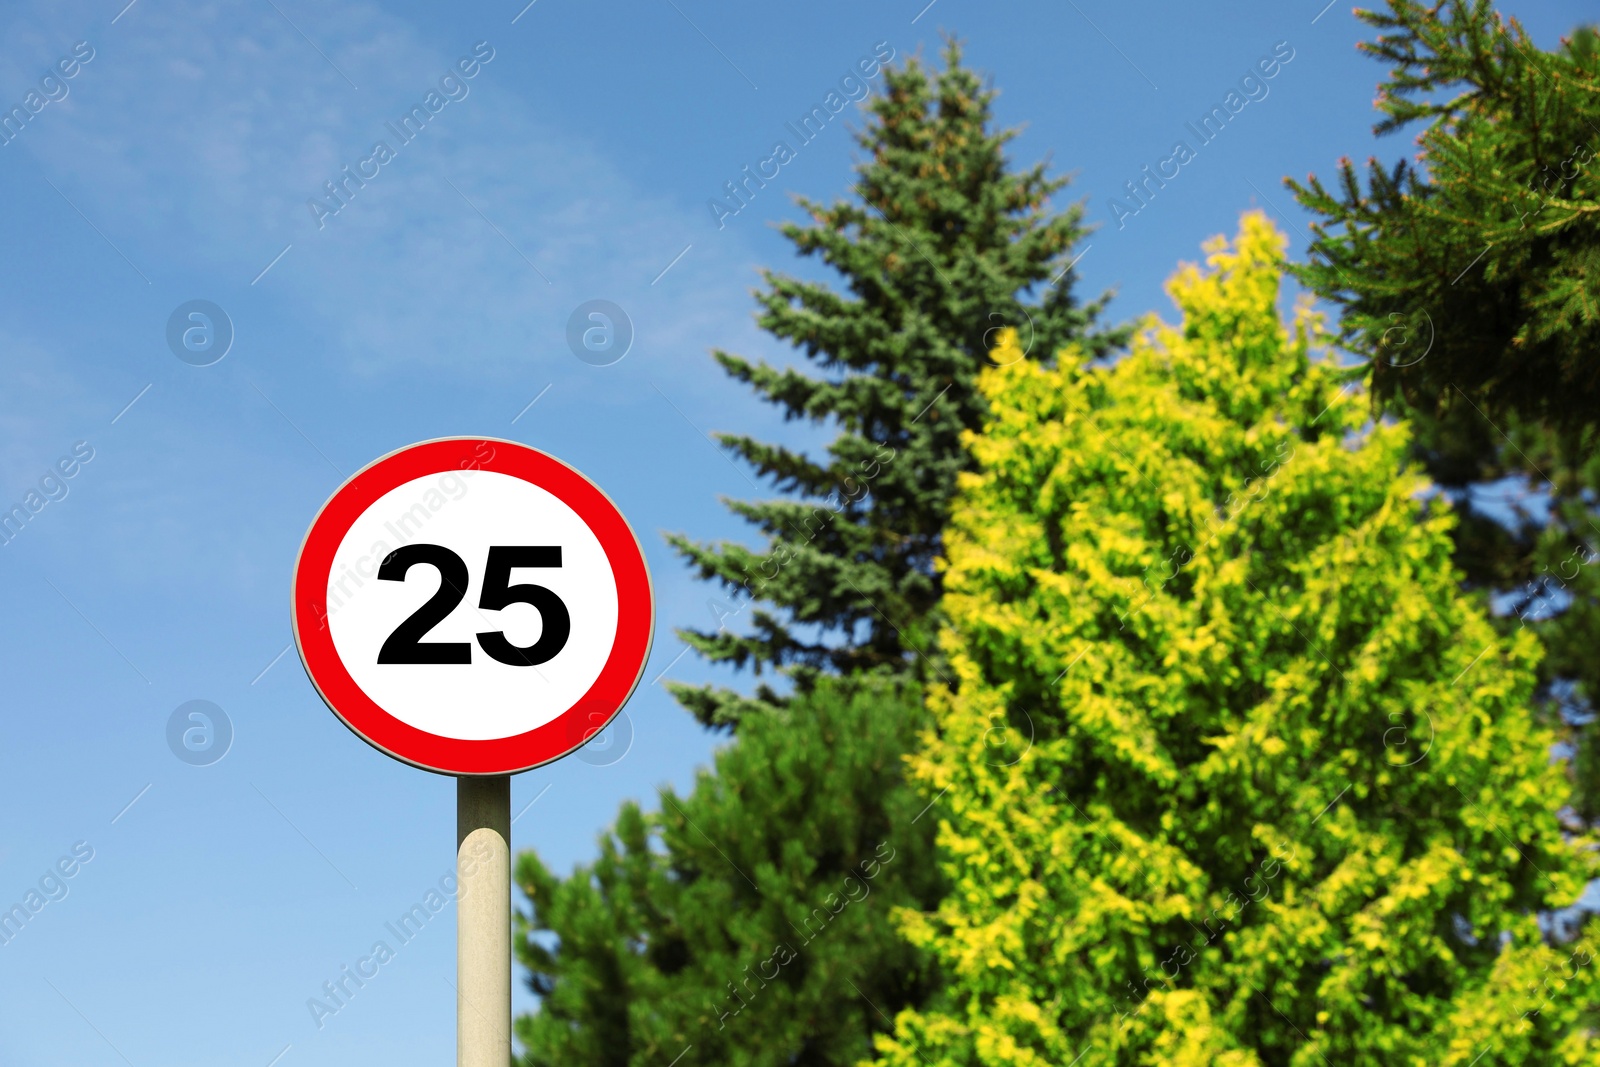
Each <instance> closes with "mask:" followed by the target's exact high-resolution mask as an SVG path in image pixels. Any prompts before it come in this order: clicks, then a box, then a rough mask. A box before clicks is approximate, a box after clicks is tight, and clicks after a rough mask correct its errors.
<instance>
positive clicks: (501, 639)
mask: <svg viewBox="0 0 1600 1067" xmlns="http://www.w3.org/2000/svg"><path fill="white" fill-rule="evenodd" d="M559 566H561V547H560V546H559V545H515V546H510V545H495V546H493V547H491V548H490V549H489V560H488V562H487V563H486V564H485V565H484V572H483V592H482V594H481V595H480V596H479V597H478V607H480V608H483V609H484V610H485V611H499V610H500V609H501V608H505V607H508V606H510V605H512V604H531V605H533V607H534V608H535V609H536V610H537V611H538V612H539V618H540V619H541V620H542V621H543V623H544V628H543V630H542V631H541V632H540V634H539V640H537V641H535V642H534V643H533V644H531V645H528V646H526V647H521V646H518V645H513V644H512V643H511V642H510V641H508V640H506V635H505V633H504V632H503V631H500V630H494V631H490V632H487V633H480V634H478V646H479V647H480V648H482V649H483V650H484V651H485V652H487V653H488V654H489V655H490V656H491V657H493V658H494V659H497V660H499V661H500V662H501V663H505V664H509V665H510V666H513V667H534V666H537V665H538V664H540V663H546V662H548V661H549V660H552V659H554V658H555V656H556V654H557V653H558V652H560V651H561V650H562V649H563V648H565V647H566V644H567V638H568V637H569V636H571V634H572V617H571V616H570V615H569V614H568V613H567V605H566V604H565V603H563V602H562V600H561V598H560V597H559V596H557V595H556V594H555V593H553V592H551V591H550V590H549V589H546V588H545V587H544V586H542V585H527V584H523V585H512V584H511V570H512V568H513V567H559Z"/></svg>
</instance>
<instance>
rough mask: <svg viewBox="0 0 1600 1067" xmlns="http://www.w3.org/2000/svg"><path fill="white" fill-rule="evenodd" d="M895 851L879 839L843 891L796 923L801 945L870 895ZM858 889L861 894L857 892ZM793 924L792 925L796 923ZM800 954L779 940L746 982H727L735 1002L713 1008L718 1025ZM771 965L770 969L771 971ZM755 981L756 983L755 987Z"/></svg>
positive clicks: (722, 1025)
mask: <svg viewBox="0 0 1600 1067" xmlns="http://www.w3.org/2000/svg"><path fill="white" fill-rule="evenodd" d="M884 849H888V850H889V854H888V855H887V856H885V855H884V854H883V853H884ZM896 854H897V852H896V849H895V848H894V846H893V845H891V844H889V842H887V841H880V842H879V843H878V847H877V848H876V849H874V850H873V858H872V859H869V860H867V861H866V862H865V863H862V864H861V865H860V867H859V869H858V870H852V871H851V872H850V873H849V875H848V876H846V878H845V879H844V883H843V886H842V890H843V893H842V895H841V894H840V893H829V894H828V896H827V899H826V900H824V901H823V902H822V904H823V906H822V907H820V908H813V909H811V913H810V914H809V915H807V916H806V917H805V918H804V919H801V920H800V922H801V924H802V925H803V926H804V927H805V929H804V930H803V931H802V930H801V929H800V927H798V926H796V927H795V932H796V933H800V934H802V935H803V936H804V937H805V940H804V941H802V942H800V944H801V947H804V946H806V945H809V944H810V943H811V942H813V941H815V940H816V939H817V936H818V935H819V934H821V933H822V931H823V930H825V929H827V927H828V924H829V923H830V922H832V921H833V920H834V918H835V917H837V916H838V915H839V914H840V913H841V912H843V911H844V910H845V908H848V907H849V906H850V905H851V904H859V903H860V902H861V901H863V900H866V899H867V898H868V897H869V896H871V895H872V887H871V886H870V885H868V883H869V882H871V881H872V880H873V879H874V878H876V877H878V875H879V874H881V873H882V871H883V868H884V867H885V866H887V865H888V864H890V863H892V862H894V858H895V855H896ZM858 893H859V895H857V894H858ZM813 923H815V924H816V929H815V930H813V929H812V924H813ZM790 925H791V926H792V925H793V923H791V924H790ZM799 957H800V954H799V953H798V952H796V951H795V950H794V949H793V948H791V947H789V944H788V943H787V942H780V943H779V944H778V945H777V947H776V948H774V949H773V950H772V953H771V954H770V955H769V956H767V958H766V959H764V960H762V961H761V962H760V963H757V964H756V973H755V974H751V973H750V968H749V967H748V966H747V967H745V969H744V981H743V982H741V983H739V985H737V986H736V985H734V984H733V983H732V982H729V983H728V999H729V1000H730V1002H732V1003H733V1004H734V1005H736V1006H734V1007H730V1008H728V1009H727V1010H725V1011H721V1012H717V1009H716V1008H712V1009H711V1010H712V1011H713V1012H716V1013H717V1029H718V1030H723V1029H726V1028H727V1025H728V1019H729V1018H731V1017H733V1016H735V1015H738V1014H739V1013H740V1012H741V1011H743V1010H744V1009H745V1008H748V1007H749V1006H750V1004H749V1001H751V1000H754V999H755V996H756V994H757V993H759V992H761V990H763V989H765V988H766V987H767V983H768V982H771V981H773V980H774V979H776V978H777V977H778V973H779V972H780V971H782V970H783V968H785V967H787V966H788V965H789V964H791V963H793V962H794V961H795V960H797V959H799ZM769 968H770V973H768V969H769ZM752 983H754V986H753V987H752ZM741 989H743V993H742V994H741V992H740V990H741Z"/></svg>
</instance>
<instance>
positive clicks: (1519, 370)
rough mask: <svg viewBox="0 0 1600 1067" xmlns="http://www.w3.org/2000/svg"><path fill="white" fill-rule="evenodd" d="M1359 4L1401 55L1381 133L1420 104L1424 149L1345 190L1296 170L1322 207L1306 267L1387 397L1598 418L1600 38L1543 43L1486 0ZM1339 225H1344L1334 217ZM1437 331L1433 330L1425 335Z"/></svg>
mask: <svg viewBox="0 0 1600 1067" xmlns="http://www.w3.org/2000/svg"><path fill="white" fill-rule="evenodd" d="M1388 7H1389V10H1388V11H1387V12H1379V11H1363V12H1360V13H1359V14H1360V17H1361V18H1362V19H1363V20H1364V21H1366V22H1367V23H1369V24H1370V25H1372V26H1375V27H1377V28H1378V29H1379V30H1381V31H1384V32H1382V33H1381V34H1380V35H1379V37H1378V38H1377V40H1376V41H1374V42H1371V43H1367V44H1363V45H1362V48H1363V50H1365V51H1366V52H1368V53H1369V54H1371V55H1373V56H1375V57H1377V58H1379V59H1382V60H1386V61H1387V62H1389V63H1390V64H1392V70H1391V72H1390V75H1389V78H1388V80H1387V81H1386V82H1385V83H1384V84H1383V85H1382V86H1380V87H1379V95H1378V101H1377V106H1378V109H1379V110H1380V111H1382V112H1383V113H1384V115H1385V118H1384V119H1383V121H1382V122H1380V123H1379V124H1378V126H1377V130H1378V131H1379V132H1386V131H1389V130H1394V129H1398V128H1399V127H1401V126H1403V125H1406V124H1408V123H1411V122H1417V121H1425V122H1426V123H1427V126H1426V128H1425V129H1424V131H1423V133H1422V134H1421V136H1420V137H1418V139H1417V140H1418V144H1419V145H1420V146H1421V152H1420V154H1419V156H1418V160H1417V162H1415V163H1413V162H1410V161H1406V160H1402V161H1401V162H1399V163H1397V164H1396V165H1395V166H1394V167H1393V168H1392V169H1389V170H1385V169H1384V168H1383V167H1382V166H1381V165H1379V164H1378V163H1377V162H1376V161H1369V164H1368V168H1369V173H1368V180H1367V182H1366V184H1365V185H1363V183H1362V182H1361V179H1360V176H1359V174H1358V172H1357V171H1356V168H1355V167H1354V166H1353V165H1352V164H1351V163H1350V162H1349V161H1348V160H1346V161H1344V162H1343V164H1342V165H1341V168H1340V171H1339V179H1338V187H1339V195H1335V194H1334V193H1333V192H1332V191H1331V190H1329V189H1328V188H1326V187H1325V186H1324V185H1323V183H1322V182H1321V181H1319V180H1317V179H1316V178H1311V179H1310V180H1309V183H1308V184H1307V185H1304V186H1302V185H1300V184H1299V183H1296V182H1293V181H1291V182H1289V185H1290V187H1291V188H1293V189H1294V190H1295V193H1296V195H1297V196H1298V197H1299V199H1300V202H1301V204H1303V205H1304V206H1305V207H1307V208H1309V209H1310V210H1311V211H1313V212H1315V213H1316V214H1318V215H1319V216H1321V219H1320V221H1319V222H1318V223H1317V224H1315V225H1314V226H1313V231H1314V233H1315V236H1316V240H1315V241H1314V242H1313V244H1312V249H1311V251H1312V256H1313V262H1312V264H1310V265H1308V266H1306V267H1304V268H1301V270H1300V271H1299V273H1300V276H1301V277H1302V279H1303V280H1304V281H1305V282H1306V283H1307V284H1308V285H1309V286H1310V287H1311V288H1313V289H1314V290H1316V291H1317V292H1318V293H1320V294H1322V295H1324V296H1326V297H1327V298H1328V299H1330V300H1333V301H1335V302H1337V303H1339V304H1340V305H1342V307H1343V309H1344V314H1343V319H1342V327H1343V332H1344V335H1345V340H1346V342H1347V343H1348V344H1350V345H1351V346H1352V347H1354V348H1355V349H1356V350H1358V351H1361V352H1363V353H1366V354H1368V355H1370V356H1372V357H1373V364H1372V384H1373V388H1374V390H1375V391H1376V393H1377V395H1378V397H1379V398H1380V399H1384V400H1387V399H1389V398H1391V397H1393V396H1396V395H1402V396H1404V397H1406V398H1407V399H1408V400H1409V401H1410V402H1411V403H1413V404H1415V405H1417V406H1419V407H1422V408H1424V409H1425V410H1430V411H1431V410H1433V409H1434V408H1435V407H1437V406H1439V405H1441V404H1443V403H1446V402H1452V403H1459V398H1458V395H1457V394H1458V391H1459V397H1460V398H1465V399H1467V400H1469V401H1470V402H1471V403H1474V404H1477V405H1478V406H1479V407H1481V408H1482V409H1483V410H1484V411H1485V412H1487V413H1488V414H1489V415H1490V416H1498V415H1501V414H1519V415H1522V416H1525V417H1528V418H1535V419H1538V418H1549V419H1550V420H1552V421H1554V422H1555V423H1558V424H1564V425H1573V424H1576V425H1592V424H1593V423H1594V420H1595V412H1596V411H1597V410H1600V374H1597V373H1596V367H1597V364H1596V356H1595V351H1596V348H1597V347H1600V183H1597V181H1596V177H1597V174H1600V160H1597V157H1600V37H1597V35H1596V34H1595V32H1594V31H1593V30H1592V29H1589V28H1583V29H1580V30H1578V31H1577V32H1576V33H1574V34H1573V36H1572V37H1571V38H1570V39H1568V40H1567V41H1565V42H1563V44H1562V47H1561V48H1560V49H1559V50H1558V51H1556V52H1546V51H1541V50H1540V49H1538V48H1536V47H1534V45H1533V43H1532V41H1531V40H1529V38H1528V35H1527V33H1526V32H1525V31H1524V30H1523V29H1522V27H1521V25H1519V24H1518V23H1517V21H1516V20H1515V19H1512V20H1509V21H1504V20H1502V19H1501V18H1500V16H1499V15H1498V14H1496V13H1495V11H1494V10H1493V8H1492V6H1491V5H1490V3H1489V0H1448V2H1446V0H1441V2H1438V3H1434V4H1431V5H1430V4H1422V3H1417V2H1416V0H1390V2H1389V5H1388ZM1333 227H1342V230H1338V231H1335V230H1333V229H1332V228H1333ZM1425 332H1426V333H1428V334H1429V335H1430V336H1431V339H1432V347H1431V349H1430V350H1429V351H1428V354H1427V356H1426V357H1425V358H1421V359H1418V358H1416V352H1417V351H1418V349H1419V348H1421V347H1423V343H1422V341H1420V340H1418V339H1417V337H1418V335H1421V334H1423V333H1425Z"/></svg>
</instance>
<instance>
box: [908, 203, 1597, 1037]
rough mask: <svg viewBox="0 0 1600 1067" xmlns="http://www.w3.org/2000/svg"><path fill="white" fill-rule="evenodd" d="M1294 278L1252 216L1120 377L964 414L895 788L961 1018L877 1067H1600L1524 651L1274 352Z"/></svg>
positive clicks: (1427, 502)
mask: <svg viewBox="0 0 1600 1067" xmlns="http://www.w3.org/2000/svg"><path fill="white" fill-rule="evenodd" d="M1283 244H1284V242H1283V239H1282V237H1281V235H1280V234H1278V233H1277V232H1276V231H1275V230H1274V229H1273V228H1272V226H1271V225H1270V224H1269V223H1268V222H1267V221H1266V220H1265V218H1264V217H1263V216H1260V215H1257V214H1251V215H1246V216H1245V218H1244V220H1243V223H1242V227H1241V231H1240V234H1239V237H1238V239H1237V241H1236V243H1235V244H1234V245H1233V246H1232V247H1229V245H1228V243H1227V242H1226V241H1223V240H1222V239H1220V238H1219V239H1217V240H1216V241H1215V242H1213V243H1211V244H1209V245H1208V246H1207V252H1208V253H1209V256H1208V265H1209V266H1208V269H1206V270H1202V269H1200V268H1197V267H1194V266H1188V267H1185V268H1183V269H1182V270H1180V271H1179V273H1178V274H1177V275H1176V277H1175V278H1174V280H1173V281H1172V283H1171V284H1170V286H1169V291H1170V293H1171V295H1172V297H1173V299H1174V301H1175V302H1176V304H1177V305H1178V308H1179V309H1180V311H1181V313H1182V321H1181V324H1180V325H1178V326H1166V325H1162V324H1159V323H1154V322H1152V323H1151V324H1150V326H1149V328H1148V330H1147V332H1146V333H1145V334H1144V335H1142V336H1141V337H1140V338H1139V339H1138V340H1137V341H1136V342H1135V343H1134V345H1133V349H1132V352H1131V354H1130V355H1129V356H1128V358H1127V359H1125V360H1123V361H1122V362H1120V363H1118V364H1117V365H1116V366H1114V367H1111V368H1106V367H1103V366H1102V367H1092V366H1090V363H1089V359H1088V353H1086V352H1083V351H1082V350H1078V349H1068V350H1066V351H1064V352H1062V353H1061V354H1060V355H1059V357H1058V360H1057V364H1056V366H1055V367H1053V368H1047V367H1042V366H1038V365H1033V364H1027V363H1020V362H1019V363H1016V364H1014V365H1009V366H1002V367H1000V368H999V369H996V370H993V371H990V372H988V373H986V375H985V376H984V378H983V380H982V383H981V386H982V388H983V390H984V392H985V394H986V395H987V396H988V397H989V400H990V405H991V409H990V410H991V414H990V418H989V422H988V424H987V425H986V427H985V429H984V432H983V434H982V435H981V436H974V437H972V438H971V445H972V448H973V450H974V453H975V455H976V458H977V460H978V462H979V464H980V467H981V473H978V474H969V475H966V476H964V477H963V479H962V487H961V495H960V497H959V498H958V501H957V505H956V507H955V509H954V515H955V519H954V522H953V525H952V528H951V530H950V532H949V534H948V537H947V543H948V569H947V571H946V574H945V580H946V590H947V591H946V597H945V602H944V605H945V611H946V613H947V615H948V617H949V620H950V629H949V632H948V634H946V636H945V638H944V642H945V643H944V647H945V649H946V651H947V652H948V655H949V664H950V668H951V670H952V671H953V673H954V681H953V684H952V685H932V686H930V687H929V693H930V707H931V709H932V710H933V712H934V715H935V721H936V728H935V729H933V730H930V732H929V733H928V734H927V736H926V743H925V747H924V749H923V750H922V752H921V753H920V754H919V755H918V756H917V757H916V758H915V760H914V763H913V772H914V777H915V780H916V782H917V783H918V784H919V786H920V787H921V789H922V791H923V793H924V795H925V796H926V797H927V798H928V799H929V800H933V801H936V804H935V807H934V809H933V810H934V812H936V813H937V814H938V818H939V826H940V830H939V844H940V848H941V854H942V856H943V863H944V865H945V868H946V873H947V876H948V878H949V880H950V882H951V885H952V890H951V892H950V893H949V895H948V896H947V897H946V898H945V900H944V901H943V902H942V904H941V905H940V907H939V908H938V909H936V910H935V911H933V912H931V913H930V912H924V911H918V910H915V909H906V910H905V911H904V912H902V921H903V922H904V923H905V926H906V930H907V933H908V935H909V936H910V938H911V940H912V941H913V942H914V943H916V944H918V945H921V946H924V947H926V948H928V949H929V950H930V951H931V952H933V954H934V955H935V957H936V958H937V959H938V961H939V962H940V963H941V964H942V966H943V967H944V968H945V970H946V971H947V973H948V987H947V996H946V998H945V999H946V1001H947V1006H945V1007H943V1008H938V1009H925V1010H922V1011H916V1010H909V1011H906V1012H904V1013H902V1014H901V1016H900V1017H899V1018H898V1019H897V1021H896V1028H895V1034H894V1036H893V1037H892V1038H887V1037H886V1038H884V1039H883V1040H882V1041H880V1044H879V1047H880V1050H881V1052H882V1054H883V1057H884V1058H885V1060H886V1062H887V1063H889V1064H891V1065H893V1067H944V1065H953V1064H961V1065H971V1064H991V1065H1000V1064H1005V1065H1030V1067H1032V1065H1040V1067H1042V1065H1046V1064H1049V1065H1052V1067H1060V1065H1065V1064H1069V1063H1074V1062H1078V1061H1079V1060H1080V1058H1081V1060H1082V1062H1083V1063H1085V1064H1087V1063H1118V1064H1163V1065H1194V1067H1199V1065H1214V1064H1221V1065H1227V1067H1255V1065H1268V1064H1270V1065H1289V1067H1312V1065H1318V1067H1321V1065H1325V1064H1385V1065H1402V1064H1403V1065H1407V1067H1422V1065H1424V1064H1427V1065H1437V1064H1452V1065H1457V1067H1466V1065H1467V1064H1469V1063H1471V1064H1477V1065H1478V1067H1491V1065H1505V1064H1532V1063H1541V1064H1543V1063H1568V1064H1575V1063H1591V1062H1594V1057H1595V1056H1596V1055H1597V1054H1600V1044H1597V1043H1596V1041H1595V1039H1594V1038H1592V1037H1591V1035H1590V1032H1589V1031H1588V1030H1586V1029H1584V1028H1582V1027H1581V1026H1579V1025H1578V1020H1579V1017H1580V1012H1581V1011H1582V1009H1583V1008H1584V1007H1585V1005H1586V1004H1587V1003H1589V1002H1590V998H1591V997H1592V995H1593V993H1594V992H1595V990H1596V986H1597V984H1600V983H1596V981H1595V973H1596V969H1597V966H1600V964H1596V963H1593V962H1591V960H1590V958H1589V955H1588V952H1587V950H1586V949H1582V948H1580V949H1579V950H1578V951H1577V952H1576V953H1574V952H1572V950H1571V948H1570V946H1569V947H1567V948H1556V947H1552V946H1549V945H1546V944H1545V943H1544V942H1543V941H1542V940H1541V937H1540V932H1539V928H1538V924H1537V920H1536V918H1535V916H1534V912H1535V911H1536V910H1537V909H1540V908H1543V907H1547V906H1551V905H1564V904H1567V903H1570V902H1571V901H1572V900H1573V899H1574V898H1575V896H1576V895H1577V894H1578V892H1579V891H1580V889H1581V888H1582V886H1583V883H1584V877H1585V874H1586V872H1587V871H1588V869H1589V868H1590V866H1591V865H1592V864H1591V862H1590V860H1589V858H1588V856H1587V854H1586V853H1584V852H1583V851H1581V846H1582V845H1584V844H1585V842H1583V841H1569V840H1568V839H1566V838H1565V837H1564V835H1563V833H1562V830H1561V827H1560V825H1559V822H1558V818H1557V812H1558V809H1559V808H1560V807H1561V806H1562V805H1563V803H1565V798H1566V796H1567V794H1568V792H1569V790H1568V788H1567V785H1566V781H1565V779H1564V777H1563V774H1562V772H1561V770H1560V768H1559V767H1556V766H1553V765H1551V763H1550V760H1549V756H1548V753H1549V750H1550V746H1551V743H1552V741H1553V736H1552V734H1551V733H1550V732H1549V731H1548V730H1546V729H1544V728H1542V727H1541V726H1540V725H1539V724H1538V723H1537V722H1536V721H1535V720H1534V719H1533V717H1532V715H1531V713H1530V711H1529V700H1530V696H1531V693H1532V690H1533V687H1534V680H1535V679H1534V666H1535V663H1536V661H1537V658H1538V655H1539V650H1538V645H1537V643H1536V641H1535V640H1534V639H1533V638H1532V637H1531V635H1530V634H1529V633H1528V632H1527V631H1521V632H1515V633H1511V634H1505V635H1501V634H1497V633H1496V631H1495V629H1494V627H1493V626H1492V625H1491V624H1490V622H1489V620H1488V618H1487V617H1486V615H1485V613H1484V612H1483V610H1482V609H1481V607H1480V606H1478V605H1477V604H1475V603H1474V602H1473V600H1472V599H1471V598H1469V597H1468V596H1466V595H1464V594H1463V593H1462V592H1461V591H1460V590H1459V589H1458V587H1457V580H1458V575H1457V573H1456V571H1455V570H1454V568H1453V567H1452V565H1451V561H1450V555H1451V551H1452V542H1451V539H1450V530H1451V527H1452V525H1453V523H1454V516H1453V514H1452V512H1451V509H1450V508H1449V506H1448V503H1447V502H1446V501H1445V500H1443V499H1442V498H1440V497H1439V496H1438V495H1436V494H1431V493H1430V492H1429V491H1428V487H1427V484H1426V482H1425V481H1424V479H1422V478H1421V477H1420V476H1419V475H1418V474H1417V473H1415V471H1414V470H1412V469H1411V468H1410V467H1409V466H1408V464H1407V460H1406V457H1407V450H1408V447H1409V441H1408V439H1409V431H1408V429H1407V427H1406V426H1405V425H1404V424H1402V423H1396V422H1394V421H1391V420H1382V421H1378V422H1376V423H1373V422H1369V421H1367V420H1366V418H1365V415H1364V409H1365V407H1366V404H1365V402H1364V401H1363V400H1362V399H1360V398H1359V397H1357V396H1354V395H1351V394H1350V393H1349V391H1348V389H1347V388H1342V387H1341V381H1342V379H1341V375H1340V373H1339V372H1338V371H1337V370H1336V368H1335V367H1334V366H1333V364H1332V363H1331V362H1330V361H1328V360H1326V359H1321V358H1318V359H1314V358H1313V354H1314V350H1315V348H1316V347H1317V346H1318V345H1320V344H1321V342H1322V338H1321V334H1320V327H1319V326H1318V324H1317V322H1316V320H1315V318H1314V317H1312V316H1310V315H1309V314H1308V313H1305V312H1302V313H1300V314H1299V315H1297V317H1296V320H1295V322H1294V323H1293V325H1292V327H1291V328H1286V327H1285V325H1284V324H1283V323H1282V322H1281V320H1280V317H1279V314H1278V311H1277V309H1276V301H1277V298H1278V293H1279V284H1280V278H1281V273H1282V270H1283V261H1282V247H1283ZM1013 344H1014V339H1013V338H1010V337H1007V338H1006V339H1005V340H1004V342H1003V343H1002V345H1001V347H1000V350H999V352H998V353H997V359H996V362H998V363H1001V364H1006V363H1008V362H1009V360H1008V358H1007V355H1008V352H1009V349H1010V347H1011V346H1012V345H1013ZM1529 1013H1532V1014H1529Z"/></svg>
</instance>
